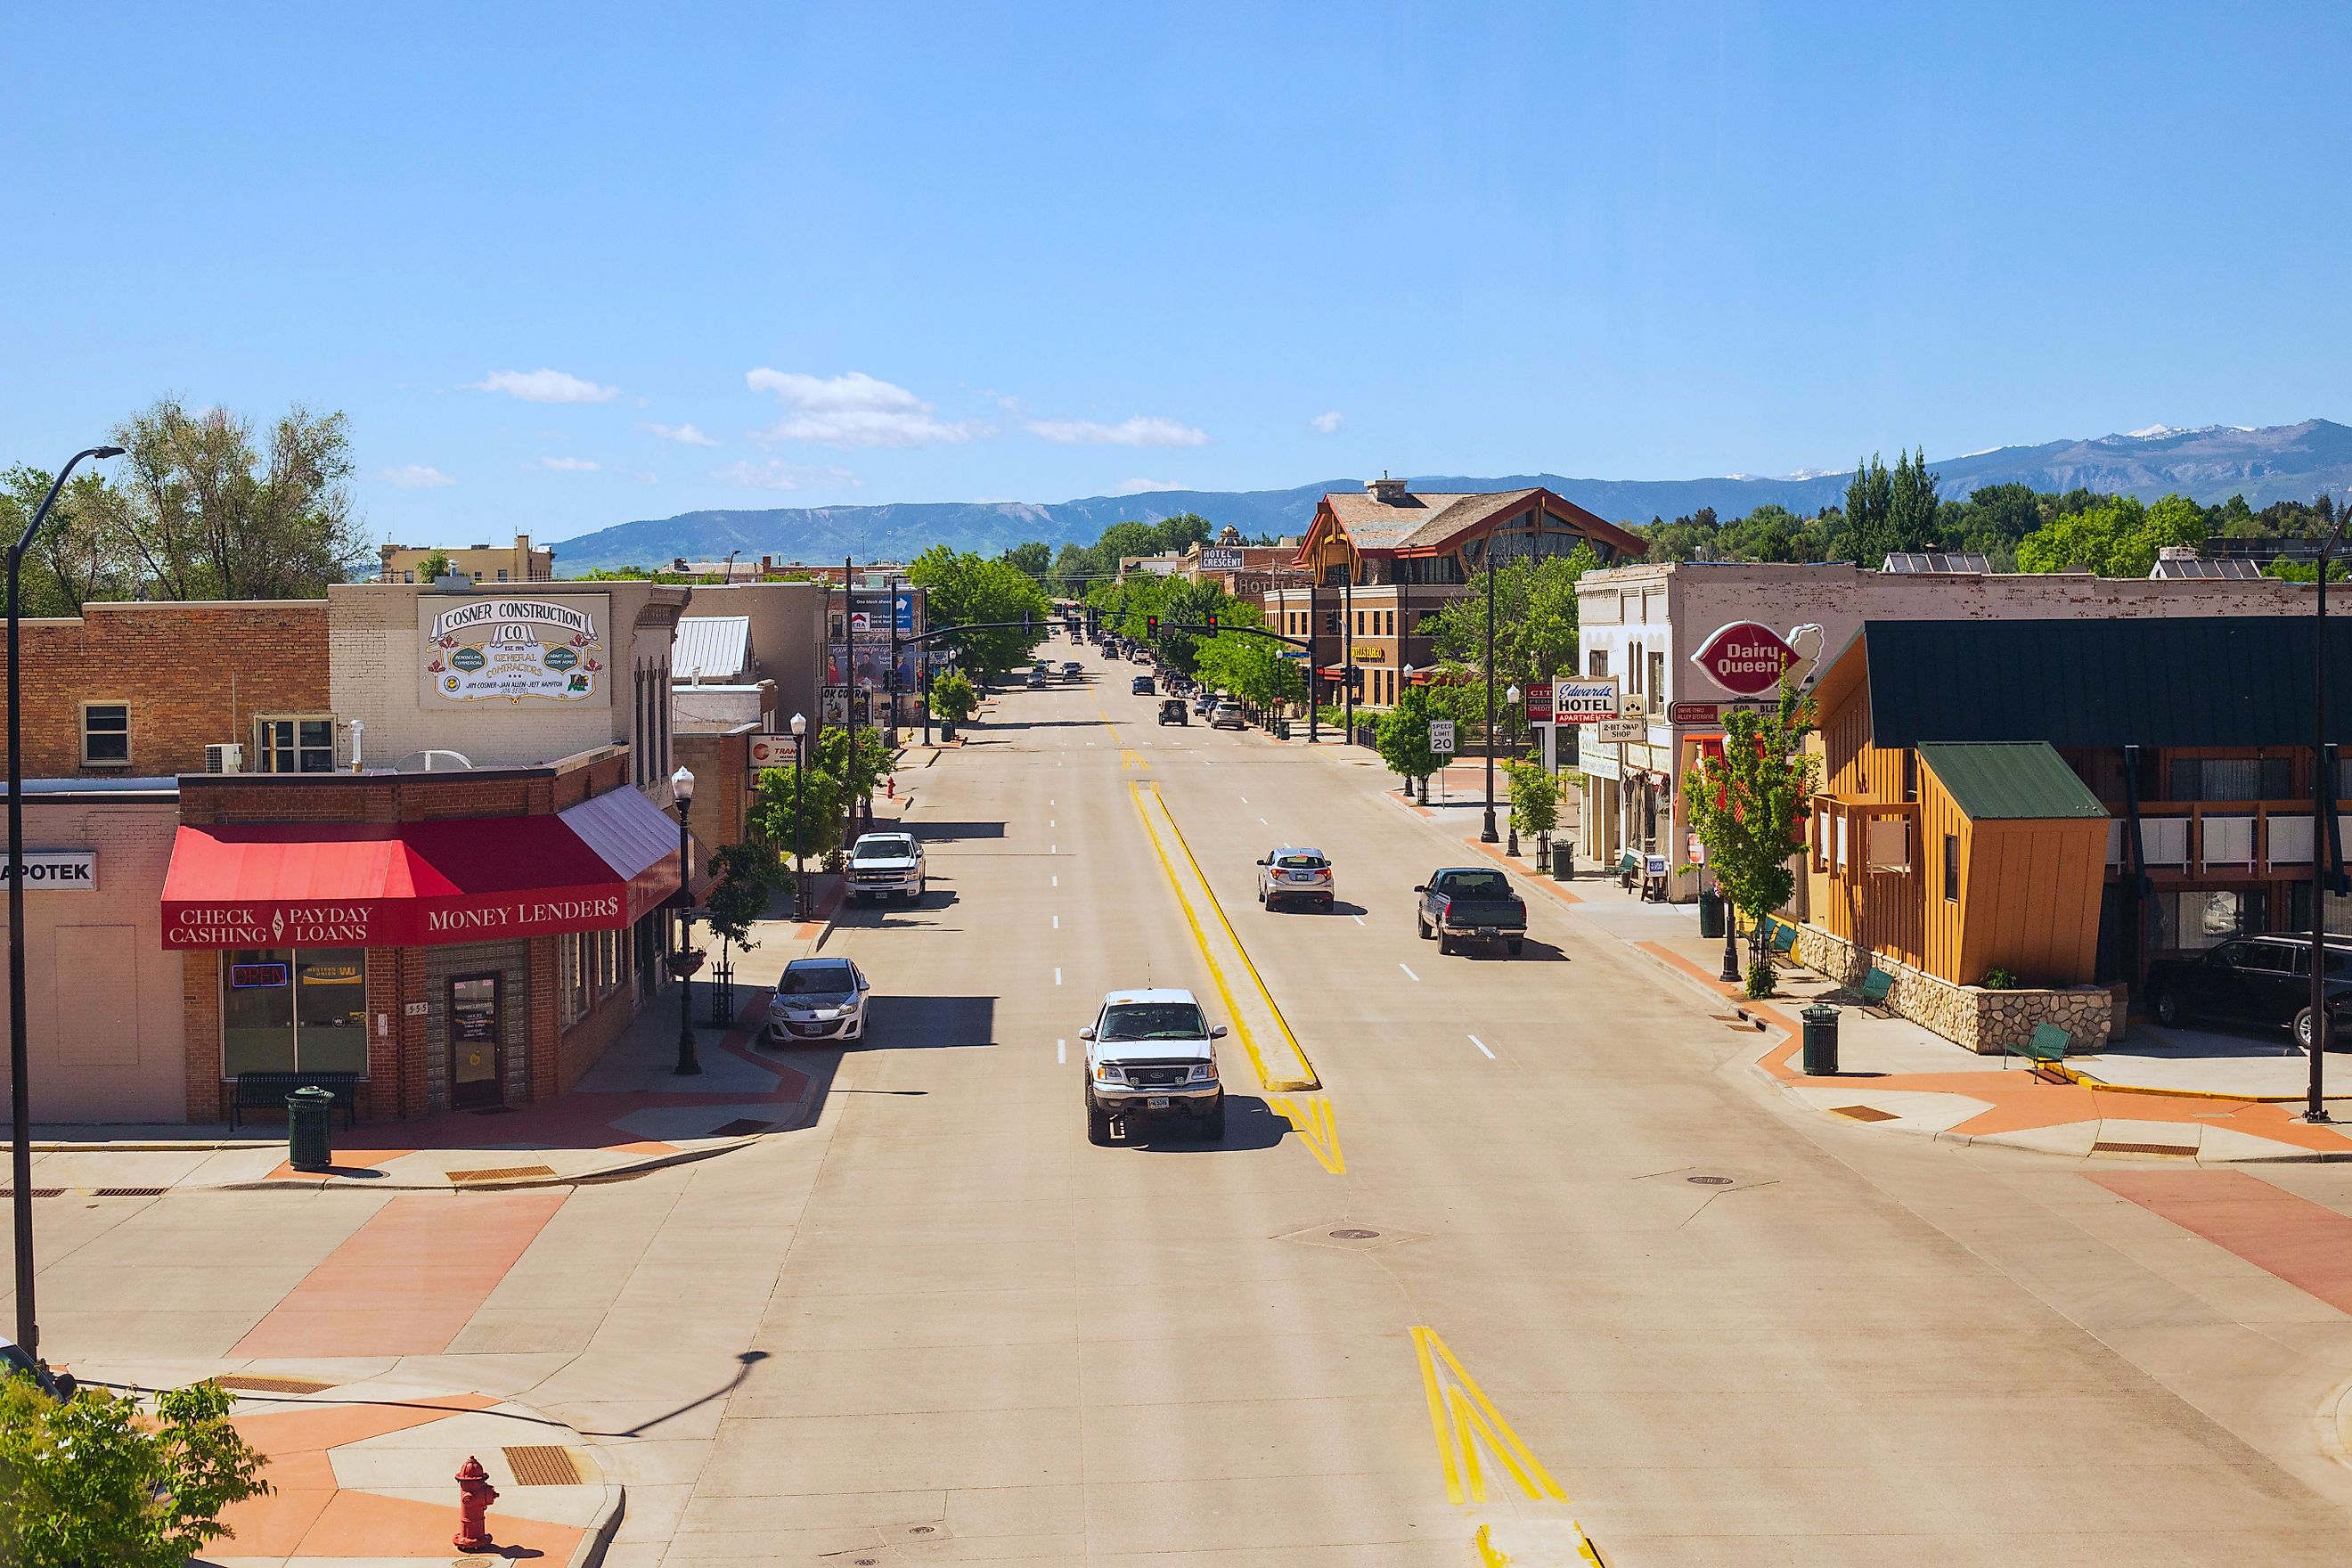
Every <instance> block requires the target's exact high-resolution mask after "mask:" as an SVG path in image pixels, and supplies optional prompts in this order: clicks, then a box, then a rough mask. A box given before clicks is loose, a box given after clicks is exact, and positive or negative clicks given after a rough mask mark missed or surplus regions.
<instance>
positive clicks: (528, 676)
mask: <svg viewBox="0 0 2352 1568" xmlns="http://www.w3.org/2000/svg"><path fill="white" fill-rule="evenodd" d="M611 621H612V595H609V594H572V595H564V596H562V598H555V597H549V598H544V599H524V598H506V597H493V596H489V595H484V596H481V597H473V596H467V597H464V598H459V599H455V600H452V599H450V598H448V597H446V596H445V595H425V596H423V597H420V598H419V599H418V600H417V601H416V626H417V633H418V637H419V639H420V641H421V642H422V643H423V645H424V666H423V668H422V671H421V674H422V677H423V681H424V699H425V702H426V704H427V705H438V706H442V707H456V708H465V707H472V706H474V705H476V704H479V703H497V702H504V703H506V704H507V706H508V707H509V708H519V707H523V706H530V707H533V708H544V707H558V708H572V707H580V706H586V707H593V708H604V707H609V706H611V704H612V700H613V689H612V685H611V682H610V681H609V680H608V679H607V675H608V673H609V672H608V671H607V669H606V668H605V666H606V661H607V660H608V659H609V658H610V657H611V655H610V652H609V650H610V647H611V643H610V640H609V637H608V636H607V632H606V628H607V626H609V625H610V624H611Z"/></svg>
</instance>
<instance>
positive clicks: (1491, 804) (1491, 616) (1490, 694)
mask: <svg viewBox="0 0 2352 1568" xmlns="http://www.w3.org/2000/svg"><path fill="white" fill-rule="evenodd" d="M1479 553H1480V554H1482V555H1484V556H1486V822H1485V824H1484V825H1483V826H1480V827H1479V829H1478V842H1479V843H1481V844H1492V843H1494V842H1495V841H1496V839H1497V838H1500V837H1502V835H1501V834H1499V833H1496V831H1495V721H1496V717H1497V715H1496V712H1495V537H1494V535H1493V534H1491V533H1490V534H1488V535H1487V536H1486V543H1485V544H1483V545H1482V546H1480V547H1479Z"/></svg>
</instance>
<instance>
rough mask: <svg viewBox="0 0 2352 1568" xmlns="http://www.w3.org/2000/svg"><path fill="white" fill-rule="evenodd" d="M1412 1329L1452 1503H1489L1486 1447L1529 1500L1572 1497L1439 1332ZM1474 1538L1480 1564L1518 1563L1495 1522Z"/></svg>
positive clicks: (1587, 1555) (1586, 1543)
mask: <svg viewBox="0 0 2352 1568" xmlns="http://www.w3.org/2000/svg"><path fill="white" fill-rule="evenodd" d="M1412 1349H1413V1354H1414V1356H1415V1358H1416V1359H1418V1360H1419V1362H1420V1363H1421V1389H1422V1393H1423V1395H1424V1396H1425V1397H1426V1398H1427V1399H1428V1401H1429V1429H1430V1434H1431V1436H1433V1437H1435V1438H1436V1440H1437V1458H1438V1462H1439V1463H1440V1464H1442V1465H1444V1468H1445V1500H1446V1501H1448V1502H1451V1503H1454V1504H1457V1505H1458V1504H1463V1503H1483V1502H1485V1501H1486V1466H1485V1465H1484V1463H1483V1462H1482V1461H1481V1460H1480V1458H1479V1455H1480V1453H1481V1452H1482V1451H1484V1452H1485V1453H1487V1454H1491V1455H1492V1456H1493V1457H1494V1459H1495V1462H1496V1465H1498V1466H1499V1467H1500V1468H1501V1469H1502V1471H1503V1473H1504V1474H1505V1475H1507V1476H1508V1477H1509V1478H1510V1479H1511V1481H1512V1483H1513V1484H1514V1485H1515V1486H1516V1487H1517V1491H1518V1495H1519V1496H1520V1497H1521V1498H1524V1499H1525V1500H1528V1501H1530V1502H1556V1503H1561V1504H1565V1503H1566V1502H1567V1501H1568V1494H1567V1493H1566V1492H1564V1491H1562V1490H1561V1489H1560V1485H1559V1482H1558V1481H1556V1480H1554V1479H1552V1478H1551V1472H1550V1471H1549V1470H1547V1469H1545V1468H1543V1461H1542V1460H1540V1459H1538V1458H1536V1456H1535V1451H1534V1450H1533V1449H1531V1448H1529V1447H1528V1446H1527V1444H1526V1443H1525V1442H1523V1441H1521V1440H1520V1437H1519V1435H1518V1434H1517V1432H1515V1431H1513V1430H1512V1429H1511V1424H1510V1423H1509V1422H1508V1421H1506V1420H1504V1419H1503V1413H1502V1412H1501V1411H1499V1410H1497V1409H1496V1408H1495V1403H1494V1401H1493V1400H1491V1399H1488V1398H1487V1397H1486V1390H1485V1389H1482V1388H1480V1387H1479V1386H1478V1380H1477V1379H1476V1378H1475V1377H1472V1376H1471V1375H1470V1373H1469V1369H1468V1368H1466V1367H1465V1366H1464V1365H1463V1364H1462V1363H1461V1362H1460V1361H1458V1360H1457V1359H1455V1357H1454V1352H1453V1351H1452V1350H1451V1349H1449V1348H1448V1347H1447V1345H1446V1343H1445V1342H1444V1340H1442V1339H1440V1338H1439V1337H1438V1335H1437V1331H1436V1330H1435V1329H1433V1328H1428V1327H1425V1326H1423V1325H1422V1324H1418V1323H1416V1324H1414V1325H1413V1326H1412ZM1498 1481H1499V1478H1498ZM1566 1522H1567V1527H1568V1531H1569V1533H1570V1538H1571V1539H1572V1540H1573V1541H1574V1542H1575V1552H1576V1556H1577V1559H1578V1560H1579V1561H1580V1562H1582V1563H1593V1564H1600V1563H1601V1553H1600V1551H1599V1549H1597V1548H1596V1547H1595V1546H1594V1545H1593V1544H1592V1538H1591V1536H1588V1535H1587V1534H1585V1533H1584V1527H1583V1526H1582V1525H1580V1524H1579V1523H1578V1522H1577V1521H1576V1520H1575V1518H1574V1517H1573V1516H1570V1518H1569V1519H1568V1520H1567V1521H1566ZM1472 1542H1473V1544H1474V1545H1475V1547H1476V1549H1477V1552H1478V1560H1479V1562H1480V1563H1484V1564H1486V1565H1487V1568H1500V1565H1501V1564H1504V1563H1509V1562H1510V1561H1511V1558H1510V1555H1509V1553H1507V1552H1505V1551H1504V1550H1503V1549H1502V1548H1501V1547H1500V1546H1499V1545H1498V1544H1496V1541H1495V1537H1494V1527H1493V1526H1492V1525H1490V1524H1481V1525H1479V1526H1478V1529H1477V1532H1476V1533H1475V1535H1474V1536H1473V1537H1472Z"/></svg>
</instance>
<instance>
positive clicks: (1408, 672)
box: [1404, 664, 1412, 685]
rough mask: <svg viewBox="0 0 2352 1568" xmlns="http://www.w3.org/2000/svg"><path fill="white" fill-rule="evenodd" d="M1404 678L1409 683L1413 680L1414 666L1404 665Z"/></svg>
mask: <svg viewBox="0 0 2352 1568" xmlns="http://www.w3.org/2000/svg"><path fill="white" fill-rule="evenodd" d="M1404 679H1405V681H1406V683H1407V684H1408V685H1410V684H1411V683H1412V666H1411V665H1409V664H1408V665H1406V666H1405V667H1404Z"/></svg>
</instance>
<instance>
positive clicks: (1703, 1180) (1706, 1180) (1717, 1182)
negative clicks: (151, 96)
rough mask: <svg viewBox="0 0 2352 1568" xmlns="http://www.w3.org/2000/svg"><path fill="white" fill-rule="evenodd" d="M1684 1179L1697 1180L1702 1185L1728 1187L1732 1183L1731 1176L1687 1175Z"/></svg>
mask: <svg viewBox="0 0 2352 1568" xmlns="http://www.w3.org/2000/svg"><path fill="white" fill-rule="evenodd" d="M1684 1179H1685V1181H1691V1182H1696V1183H1697V1184H1699V1185H1700V1186H1702V1187H1727V1186H1729V1185H1731V1178H1730V1177H1729V1176H1687V1177H1685V1178H1684Z"/></svg>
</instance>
